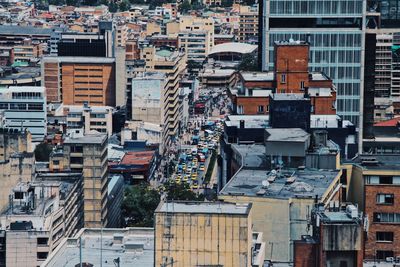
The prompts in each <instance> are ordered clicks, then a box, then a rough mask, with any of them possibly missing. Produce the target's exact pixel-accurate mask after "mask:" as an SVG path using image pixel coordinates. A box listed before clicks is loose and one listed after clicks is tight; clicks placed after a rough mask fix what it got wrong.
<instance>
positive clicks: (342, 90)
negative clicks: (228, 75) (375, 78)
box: [259, 0, 366, 136]
mask: <svg viewBox="0 0 400 267" xmlns="http://www.w3.org/2000/svg"><path fill="white" fill-rule="evenodd" d="M365 12H366V1H362V0H351V1H339V2H338V1H334V0H332V1H324V2H323V4H322V5H321V2H319V1H314V0H307V1H280V0H264V1H262V3H261V5H260V18H261V19H260V25H259V29H260V40H261V41H260V43H259V45H260V48H259V51H261V55H262V56H261V62H260V63H261V67H262V69H263V70H270V69H272V68H273V66H274V60H273V59H274V44H275V42H276V41H286V40H289V39H293V40H302V41H306V42H308V43H310V66H309V68H310V70H311V71H322V72H323V73H325V74H326V75H328V76H329V77H331V78H332V79H333V82H334V83H335V85H336V88H337V113H338V115H339V116H342V118H343V119H346V120H350V121H351V122H353V123H354V124H355V125H359V127H358V128H360V136H362V127H361V126H362V124H360V123H362V121H363V103H362V100H363V88H364V84H363V76H364V63H363V62H364V54H363V53H364V47H365V40H364V32H365V30H364V29H365Z"/></svg>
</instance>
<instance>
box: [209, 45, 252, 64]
mask: <svg viewBox="0 0 400 267" xmlns="http://www.w3.org/2000/svg"><path fill="white" fill-rule="evenodd" d="M245 55H247V56H253V57H256V56H257V46H256V45H251V44H246V43H234V42H225V43H222V44H216V45H215V46H214V47H213V48H212V49H211V51H210V53H209V54H208V62H209V63H210V64H212V65H214V64H215V65H217V66H218V65H221V67H223V68H232V69H236V68H237V67H238V66H239V64H240V63H241V62H242V59H243V57H244V56H245Z"/></svg>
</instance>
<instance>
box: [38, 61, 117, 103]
mask: <svg viewBox="0 0 400 267" xmlns="http://www.w3.org/2000/svg"><path fill="white" fill-rule="evenodd" d="M42 76H43V81H44V86H45V87H46V92H47V95H48V98H47V100H48V102H62V103H64V104H65V105H82V104H84V103H88V104H89V105H91V106H115V79H116V78H115V59H114V58H106V57H44V58H43V63H42Z"/></svg>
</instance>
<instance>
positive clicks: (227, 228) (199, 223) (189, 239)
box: [155, 202, 263, 267]
mask: <svg viewBox="0 0 400 267" xmlns="http://www.w3.org/2000/svg"><path fill="white" fill-rule="evenodd" d="M251 206H252V205H251V204H234V203H215V202H214V203H212V202H211V203H210V202H168V203H167V202H161V203H160V204H159V206H158V208H157V209H156V211H155V249H156V252H155V254H156V258H155V266H176V267H181V266H182V267H190V266H193V267H195V266H224V267H231V266H232V267H233V266H237V267H250V266H262V265H260V264H263V258H262V259H257V260H258V261H257V262H255V261H254V260H253V255H258V256H261V255H262V253H261V254H260V253H259V250H257V249H255V247H256V246H254V249H252V247H253V234H252V221H251V216H250V213H251ZM257 247H258V246H257ZM260 247H262V244H260ZM253 250H254V251H253ZM252 253H253V254H252ZM261 262H262V263H261ZM163 264H165V265H163Z"/></svg>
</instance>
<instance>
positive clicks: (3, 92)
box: [0, 86, 47, 142]
mask: <svg viewBox="0 0 400 267" xmlns="http://www.w3.org/2000/svg"><path fill="white" fill-rule="evenodd" d="M0 110H2V111H3V120H4V121H3V127H5V128H8V129H17V130H21V129H27V130H28V131H29V132H30V133H31V135H32V141H37V142H40V141H42V140H43V139H44V137H45V136H46V133H47V125H46V116H47V111H46V92H45V88H44V87H32V86H15V87H9V88H3V89H0Z"/></svg>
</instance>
